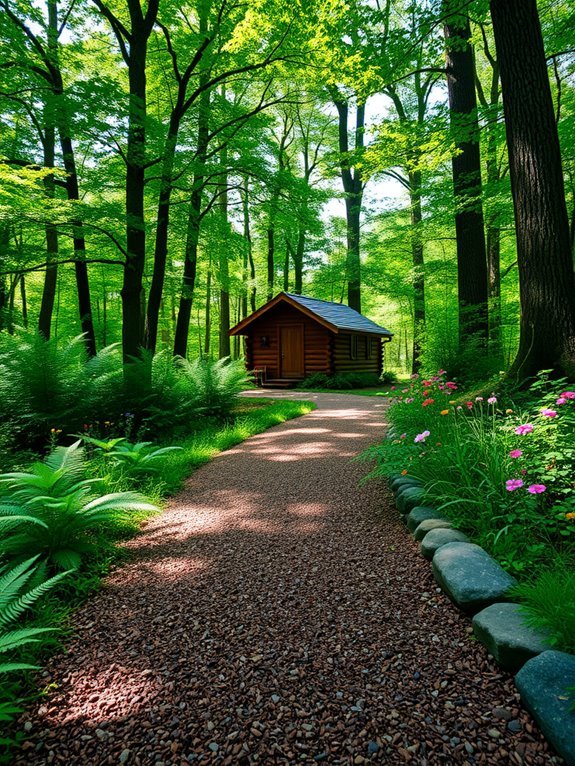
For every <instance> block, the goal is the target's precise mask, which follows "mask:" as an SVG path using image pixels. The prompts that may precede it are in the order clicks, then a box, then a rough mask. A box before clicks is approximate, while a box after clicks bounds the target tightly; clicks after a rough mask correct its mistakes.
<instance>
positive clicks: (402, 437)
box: [399, 434, 407, 439]
mask: <svg viewBox="0 0 575 766" xmlns="http://www.w3.org/2000/svg"><path fill="white" fill-rule="evenodd" d="M406 436H407V434H401V436H400V437H399V438H400V439H405V437H406Z"/></svg>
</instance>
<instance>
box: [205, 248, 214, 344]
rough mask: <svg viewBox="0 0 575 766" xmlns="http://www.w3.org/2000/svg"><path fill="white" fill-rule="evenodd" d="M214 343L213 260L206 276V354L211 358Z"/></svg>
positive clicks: (209, 264)
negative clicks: (212, 343)
mask: <svg viewBox="0 0 575 766" xmlns="http://www.w3.org/2000/svg"><path fill="white" fill-rule="evenodd" d="M211 341H212V259H211V258H210V260H209V262H208V273H207V276H206V338H205V342H204V353H205V355H206V356H209V354H210V351H211Z"/></svg>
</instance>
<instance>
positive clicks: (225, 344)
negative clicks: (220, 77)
mask: <svg viewBox="0 0 575 766" xmlns="http://www.w3.org/2000/svg"><path fill="white" fill-rule="evenodd" d="M222 98H225V93H224V92H223V91H222ZM220 164H221V166H222V170H223V173H222V184H223V190H222V194H221V195H220V199H219V205H218V207H219V212H220V215H221V218H222V231H223V232H224V236H223V237H222V240H223V241H222V242H221V243H220V249H219V267H220V268H219V272H220V328H219V330H220V332H219V344H218V350H219V358H220V359H224V358H225V357H227V356H230V354H231V349H230V336H229V334H228V332H229V329H230V264H229V261H228V246H227V241H228V239H229V235H230V227H229V222H228V150H227V146H226V145H225V144H224V146H223V147H222V149H221V150H220Z"/></svg>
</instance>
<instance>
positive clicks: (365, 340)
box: [333, 332, 383, 375]
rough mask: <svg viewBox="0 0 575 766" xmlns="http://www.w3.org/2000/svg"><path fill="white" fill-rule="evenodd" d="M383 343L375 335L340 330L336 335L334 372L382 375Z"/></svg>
mask: <svg viewBox="0 0 575 766" xmlns="http://www.w3.org/2000/svg"><path fill="white" fill-rule="evenodd" d="M382 347H383V344H382V342H381V338H378V337H377V336H375V335H360V334H358V333H346V332H340V333H339V334H338V335H335V336H334V342H333V367H334V372H373V373H375V374H376V375H381V372H382V369H383V355H382Z"/></svg>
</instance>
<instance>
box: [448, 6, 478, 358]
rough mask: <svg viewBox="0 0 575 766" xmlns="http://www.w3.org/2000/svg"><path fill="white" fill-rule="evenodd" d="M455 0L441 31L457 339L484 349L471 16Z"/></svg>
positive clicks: (461, 342) (476, 124)
mask: <svg viewBox="0 0 575 766" xmlns="http://www.w3.org/2000/svg"><path fill="white" fill-rule="evenodd" d="M458 5H460V3H459V1H458V0H456V2H455V3H454V2H453V1H452V0H446V2H445V9H446V11H447V13H450V15H449V16H448V17H447V19H446V22H445V26H444V30H445V41H446V53H447V91H448V96H449V110H450V119H451V124H452V133H453V139H454V142H455V153H454V154H453V158H452V170H453V190H454V194H455V204H456V210H455V235H456V246H457V280H458V297H459V343H460V347H461V348H463V347H464V344H465V343H466V342H468V341H469V336H470V335H472V336H474V337H475V338H476V340H477V341H479V343H480V345H481V346H482V347H484V348H486V347H487V338H488V295H487V255H486V249H485V229H484V221H483V207H482V202H481V155H480V150H479V123H478V119H477V98H476V94H475V79H476V78H475V61H474V57H473V48H472V46H471V42H470V38H471V30H470V26H469V17H468V16H467V15H466V13H465V12H461V11H458V8H457V6H458Z"/></svg>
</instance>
